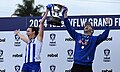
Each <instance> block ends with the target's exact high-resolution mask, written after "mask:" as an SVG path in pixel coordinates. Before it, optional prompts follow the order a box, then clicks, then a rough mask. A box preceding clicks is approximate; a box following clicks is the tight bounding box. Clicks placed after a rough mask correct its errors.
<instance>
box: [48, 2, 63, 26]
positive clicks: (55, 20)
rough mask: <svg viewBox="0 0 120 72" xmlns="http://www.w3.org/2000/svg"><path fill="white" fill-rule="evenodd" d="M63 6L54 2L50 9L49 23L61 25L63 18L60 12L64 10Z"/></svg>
mask: <svg viewBox="0 0 120 72" xmlns="http://www.w3.org/2000/svg"><path fill="white" fill-rule="evenodd" d="M62 8H63V6H62V5H60V4H53V7H52V8H51V10H50V16H49V17H48V19H47V23H48V24H52V25H57V26H61V25H62V24H61V18H60V16H59V14H60V12H62Z"/></svg>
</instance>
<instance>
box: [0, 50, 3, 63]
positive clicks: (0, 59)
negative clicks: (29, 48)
mask: <svg viewBox="0 0 120 72" xmlns="http://www.w3.org/2000/svg"><path fill="white" fill-rule="evenodd" d="M3 61H4V60H3V50H0V62H3Z"/></svg>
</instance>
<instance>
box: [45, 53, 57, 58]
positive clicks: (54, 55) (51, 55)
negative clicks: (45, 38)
mask: <svg viewBox="0 0 120 72" xmlns="http://www.w3.org/2000/svg"><path fill="white" fill-rule="evenodd" d="M47 57H58V53H56V54H53V53H51V54H48V55H47Z"/></svg>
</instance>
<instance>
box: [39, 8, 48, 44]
mask: <svg viewBox="0 0 120 72" xmlns="http://www.w3.org/2000/svg"><path fill="white" fill-rule="evenodd" d="M47 15H48V9H46V12H45V14H44V15H43V17H42V20H41V22H40V25H39V33H38V36H37V38H38V40H39V41H41V42H42V40H43V35H44V22H45V19H46V17H47Z"/></svg>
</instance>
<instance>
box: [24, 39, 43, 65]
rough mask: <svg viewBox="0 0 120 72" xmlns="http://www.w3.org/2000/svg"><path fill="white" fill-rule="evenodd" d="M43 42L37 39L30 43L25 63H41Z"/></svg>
mask: <svg viewBox="0 0 120 72" xmlns="http://www.w3.org/2000/svg"><path fill="white" fill-rule="evenodd" d="M41 48H42V42H40V41H39V40H38V39H37V37H36V38H35V39H32V40H30V41H29V42H28V44H27V46H26V52H25V63H27V62H41V58H40V53H41Z"/></svg>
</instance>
